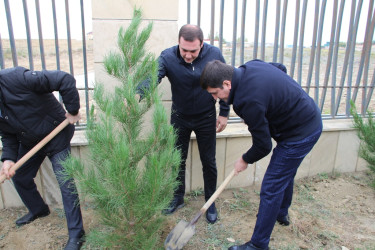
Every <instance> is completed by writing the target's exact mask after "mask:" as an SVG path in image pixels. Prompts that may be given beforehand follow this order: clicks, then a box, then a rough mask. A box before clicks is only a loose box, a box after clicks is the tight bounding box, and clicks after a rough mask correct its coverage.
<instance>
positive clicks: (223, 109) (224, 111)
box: [219, 52, 230, 117]
mask: <svg viewBox="0 0 375 250" xmlns="http://www.w3.org/2000/svg"><path fill="white" fill-rule="evenodd" d="M219 57H220V59H219V60H220V61H221V62H223V63H226V62H225V59H224V57H223V54H221V52H219ZM219 104H220V110H219V116H223V117H228V116H229V111H230V107H229V105H228V104H227V103H226V102H225V101H223V100H220V101H219Z"/></svg>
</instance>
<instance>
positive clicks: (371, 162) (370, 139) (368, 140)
mask: <svg viewBox="0 0 375 250" xmlns="http://www.w3.org/2000/svg"><path fill="white" fill-rule="evenodd" d="M350 105H351V107H350V113H351V114H352V116H353V118H354V127H355V128H356V129H358V137H359V139H360V140H361V146H360V149H359V155H360V156H361V157H362V158H363V159H364V160H365V161H366V162H367V164H368V165H367V166H368V167H369V169H370V170H371V171H372V172H373V174H375V121H374V117H373V116H372V114H371V112H370V111H368V112H367V114H368V119H367V122H364V121H363V119H362V117H361V116H360V115H358V113H357V110H356V107H355V104H354V102H353V101H351V102H350ZM373 176H375V175H373ZM372 186H373V187H374V188H375V179H374V180H373V183H372Z"/></svg>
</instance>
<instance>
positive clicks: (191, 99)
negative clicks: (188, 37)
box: [139, 43, 229, 117]
mask: <svg viewBox="0 0 375 250" xmlns="http://www.w3.org/2000/svg"><path fill="white" fill-rule="evenodd" d="M212 60H220V61H222V62H224V63H225V60H224V58H223V55H222V54H221V52H220V50H219V48H217V47H215V46H212V45H210V44H207V43H204V44H203V47H202V49H201V51H200V53H199V55H198V57H197V58H196V59H195V60H194V61H193V62H192V63H186V62H185V61H184V59H183V58H182V57H181V55H180V51H179V47H178V45H176V46H173V47H171V48H168V49H166V50H164V51H162V52H161V54H160V56H159V74H158V80H159V83H160V82H161V80H162V78H164V77H165V76H167V77H168V79H169V82H170V83H171V92H172V110H173V111H177V112H179V113H181V114H184V115H200V114H205V113H209V112H213V111H215V103H216V101H215V99H214V98H213V97H212V95H210V94H209V93H208V92H207V91H206V90H203V89H202V88H201V86H200V76H201V74H202V71H203V69H204V66H206V64H207V63H208V62H209V61H212ZM147 85H148V82H147V81H145V82H143V83H142V84H141V85H140V86H139V89H142V88H147ZM140 93H141V94H142V91H140ZM219 115H220V116H224V117H227V116H228V115H229V106H228V105H227V104H226V103H225V102H224V101H220V113H219Z"/></svg>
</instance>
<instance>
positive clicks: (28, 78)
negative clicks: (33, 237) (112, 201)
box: [0, 67, 85, 250]
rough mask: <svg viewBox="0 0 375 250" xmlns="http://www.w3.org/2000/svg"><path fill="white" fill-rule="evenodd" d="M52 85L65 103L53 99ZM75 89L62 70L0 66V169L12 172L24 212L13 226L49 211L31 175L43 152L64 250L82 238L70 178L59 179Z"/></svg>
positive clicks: (75, 116)
mask: <svg viewBox="0 0 375 250" xmlns="http://www.w3.org/2000/svg"><path fill="white" fill-rule="evenodd" d="M53 91H58V92H59V93H60V95H61V97H62V100H63V102H64V105H65V108H66V110H67V111H68V112H66V111H65V110H64V108H63V107H62V105H61V104H60V103H59V102H58V101H57V99H56V98H55V96H54V95H53V93H52V92H53ZM79 109H80V102H79V94H78V91H77V89H76V81H75V79H74V77H73V76H72V75H70V74H68V73H65V72H62V71H47V70H43V71H30V70H28V69H26V68H23V67H15V68H10V69H3V70H1V71H0V136H1V141H2V144H3V151H2V155H1V161H2V162H3V165H2V168H1V171H0V174H1V175H5V176H6V178H7V179H10V178H12V180H13V183H14V186H15V188H16V190H17V192H18V194H19V196H20V197H21V199H22V201H23V203H24V204H25V206H26V207H27V209H28V210H29V212H28V213H27V214H26V215H25V216H23V217H21V218H19V219H18V220H17V221H16V225H17V226H22V225H25V224H28V223H31V222H32V221H34V220H35V219H37V218H41V217H45V216H47V215H49V214H50V210H49V207H48V205H47V204H46V203H45V202H44V201H43V199H42V197H41V196H40V193H39V192H38V190H37V186H36V185H35V182H34V178H35V176H36V174H37V172H38V170H39V168H40V165H41V164H42V162H43V160H44V159H45V157H46V156H48V158H49V159H50V161H51V163H52V168H53V171H54V173H55V175H56V178H57V181H58V183H59V185H60V190H61V194H62V200H63V205H64V211H65V216H66V220H67V226H68V231H69V240H68V242H67V244H66V246H65V249H66V250H74V249H80V248H81V246H82V244H83V241H84V235H85V232H84V229H83V223H82V215H81V209H80V206H79V200H78V199H79V198H78V195H77V190H76V186H75V183H74V180H69V181H66V182H64V181H63V176H62V173H61V171H62V170H63V166H62V165H61V161H64V160H65V159H66V158H67V157H68V156H69V154H70V140H71V138H72V137H73V134H74V125H73V124H74V123H75V122H77V121H78V120H79V119H80V113H79ZM66 118H67V119H68V120H69V123H70V124H69V125H68V126H67V127H65V128H64V129H63V130H62V131H61V132H60V133H59V134H57V135H56V136H55V137H54V138H53V139H52V140H51V141H50V142H49V143H47V144H46V145H45V146H44V147H43V148H42V149H41V150H39V151H38V152H37V153H36V154H35V155H34V156H32V157H31V158H30V159H29V160H28V161H27V162H26V163H24V164H23V165H22V166H21V167H20V168H19V169H18V170H17V171H16V172H14V171H12V170H11V169H10V168H11V167H12V166H13V165H14V164H15V162H17V161H18V160H19V159H20V158H22V156H24V155H25V154H26V153H27V152H29V151H30V149H32V148H33V147H34V146H35V145H36V144H37V143H38V142H39V141H41V140H42V139H43V138H44V137H46V136H47V135H48V134H49V133H50V132H51V131H52V130H53V129H54V128H55V127H57V126H58V125H59V124H60V123H61V122H62V121H64V120H65V119H66Z"/></svg>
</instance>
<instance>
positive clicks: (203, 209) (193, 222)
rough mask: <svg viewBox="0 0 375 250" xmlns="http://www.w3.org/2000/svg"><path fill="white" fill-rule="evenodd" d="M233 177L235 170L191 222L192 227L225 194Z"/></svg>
mask: <svg viewBox="0 0 375 250" xmlns="http://www.w3.org/2000/svg"><path fill="white" fill-rule="evenodd" d="M233 176H234V169H233V170H232V172H230V174H229V175H228V176H227V178H225V180H224V181H223V183H221V185H220V186H219V188H218V189H216V191H215V193H214V194H213V195H211V197H210V199H208V201H207V202H206V203H205V204H204V205H203V207H202V208H201V210H199V212H198V213H197V214H196V216H195V217H194V219H193V220H192V221H191V222H190V225H192V224H195V223H196V222H197V221H198V219H199V218H200V217H201V215H202V214H204V213H205V212H206V211H207V209H208V208H209V207H210V206H211V205H212V203H214V201H215V200H216V198H217V197H218V196H219V195H220V194H221V192H223V190H224V188H225V187H226V186H227V185H228V183H229V182H230V181H231V180H232V178H233Z"/></svg>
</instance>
